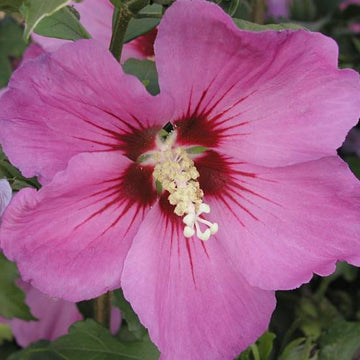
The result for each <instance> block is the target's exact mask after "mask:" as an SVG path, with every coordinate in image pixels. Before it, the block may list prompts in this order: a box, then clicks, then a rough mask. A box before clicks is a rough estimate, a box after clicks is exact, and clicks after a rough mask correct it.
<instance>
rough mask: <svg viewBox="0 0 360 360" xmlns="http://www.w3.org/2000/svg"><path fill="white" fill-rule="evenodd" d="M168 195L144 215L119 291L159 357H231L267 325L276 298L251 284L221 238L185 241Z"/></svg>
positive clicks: (193, 359) (214, 359) (218, 359)
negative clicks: (159, 354)
mask: <svg viewBox="0 0 360 360" xmlns="http://www.w3.org/2000/svg"><path fill="white" fill-rule="evenodd" d="M170 207H171V206H170V205H168V201H167V199H166V197H163V198H162V199H161V200H160V206H155V207H154V208H153V209H152V210H151V211H150V212H149V213H148V215H147V216H146V218H145V219H144V222H143V223H142V225H141V227H140V229H139V232H138V233H137V235H136V237H135V239H134V243H133V245H132V247H131V250H130V252H129V255H128V257H127V258H126V262H125V267H124V272H123V276H122V288H123V291H124V294H125V296H126V298H127V299H128V300H129V301H130V302H131V305H132V306H133V308H134V309H135V311H136V313H137V314H138V315H139V317H140V320H141V322H142V323H143V324H144V325H145V326H146V327H147V328H148V329H149V332H150V337H151V339H152V340H153V341H154V342H155V343H156V344H157V345H158V347H159V349H160V351H161V353H162V356H161V359H163V360H165V359H166V360H180V359H189V360H190V359H191V360H204V359H206V360H225V359H229V360H230V359H233V358H234V357H235V356H237V355H238V354H239V353H240V351H241V350H242V349H244V348H245V347H246V346H248V345H249V344H251V343H252V342H254V341H255V340H256V338H257V337H258V336H260V335H261V334H262V332H263V331H265V329H266V328H267V325H268V322H269V320H270V316H271V313H272V311H273V309H274V306H275V298H274V294H273V292H271V291H263V290H260V289H258V288H255V287H251V286H250V285H249V284H248V283H247V281H246V280H245V279H244V278H243V276H242V275H241V274H240V273H239V272H237V271H236V270H235V269H236V266H235V265H234V264H233V263H232V260H231V259H230V258H229V257H228V256H227V255H226V251H224V247H223V244H222V243H221V242H219V241H212V242H210V241H209V242H208V243H206V244H205V243H203V242H202V241H200V240H198V239H186V238H185V237H184V236H183V234H182V228H183V224H182V223H181V219H180V218H179V217H176V216H175V215H174V214H173V213H172V211H173V209H170Z"/></svg>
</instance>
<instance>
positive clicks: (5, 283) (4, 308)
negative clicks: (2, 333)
mask: <svg viewBox="0 0 360 360" xmlns="http://www.w3.org/2000/svg"><path fill="white" fill-rule="evenodd" d="M18 277H19V274H18V271H17V268H16V266H15V264H14V263H12V262H11V261H9V260H7V259H6V258H5V256H4V255H3V254H0V316H2V317H5V318H8V319H11V318H14V317H16V318H20V319H24V320H36V319H35V318H34V317H33V316H32V315H31V313H30V310H29V308H28V306H27V305H26V304H25V294H24V292H23V291H22V290H21V289H20V288H18V287H17V286H16V285H15V280H16V279H17V278H18Z"/></svg>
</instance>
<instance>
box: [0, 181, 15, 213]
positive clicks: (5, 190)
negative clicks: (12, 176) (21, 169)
mask: <svg viewBox="0 0 360 360" xmlns="http://www.w3.org/2000/svg"><path fill="white" fill-rule="evenodd" d="M11 195H12V190H11V187H10V184H9V182H8V181H7V180H5V179H0V217H1V215H2V214H3V212H4V210H5V208H6V207H7V206H8V204H9V202H10V200H11Z"/></svg>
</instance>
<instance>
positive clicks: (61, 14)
mask: <svg viewBox="0 0 360 360" xmlns="http://www.w3.org/2000/svg"><path fill="white" fill-rule="evenodd" d="M34 32H35V33H37V34H39V35H43V36H48V37H54V38H58V39H66V40H74V41H75V40H79V39H90V38H91V36H90V34H89V33H88V32H87V31H86V29H85V28H84V27H83V26H82V25H81V23H80V21H79V19H78V18H77V17H76V15H75V14H74V12H73V11H72V10H71V9H70V8H69V7H68V6H66V7H63V8H62V9H60V10H59V11H56V12H55V13H54V14H53V15H51V16H47V17H45V18H44V19H42V20H41V21H40V22H39V24H38V25H37V26H36V27H35V29H34Z"/></svg>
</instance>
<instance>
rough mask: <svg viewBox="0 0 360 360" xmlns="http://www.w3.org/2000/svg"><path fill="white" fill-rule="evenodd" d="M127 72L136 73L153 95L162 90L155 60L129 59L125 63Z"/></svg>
mask: <svg viewBox="0 0 360 360" xmlns="http://www.w3.org/2000/svg"><path fill="white" fill-rule="evenodd" d="M123 70H124V72H125V73H126V74H131V75H135V76H136V77H137V78H138V79H139V80H140V81H141V82H142V83H143V84H144V86H145V87H146V89H147V91H149V93H150V94H152V95H157V94H158V93H159V92H160V88H159V83H158V74H157V70H156V65H155V62H154V61H151V60H137V59H129V60H127V61H126V62H125V64H123Z"/></svg>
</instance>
